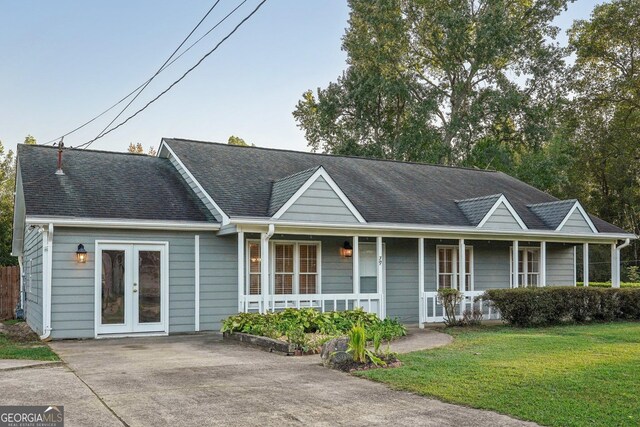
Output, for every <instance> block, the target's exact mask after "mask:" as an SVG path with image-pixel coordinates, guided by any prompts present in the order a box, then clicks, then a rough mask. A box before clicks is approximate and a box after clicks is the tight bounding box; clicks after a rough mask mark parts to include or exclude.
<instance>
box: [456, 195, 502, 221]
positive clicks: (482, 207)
mask: <svg viewBox="0 0 640 427" xmlns="http://www.w3.org/2000/svg"><path fill="white" fill-rule="evenodd" d="M500 196H502V194H493V195H491V196H485V197H475V198H473V199H465V200H458V201H456V203H457V204H458V207H459V208H460V210H461V211H462V212H463V213H464V215H465V216H466V217H467V219H468V220H469V222H470V223H471V225H478V224H480V221H482V218H484V217H485V216H486V215H487V212H489V210H490V209H491V208H492V207H493V205H495V204H496V202H497V201H498V199H499V198H500Z"/></svg>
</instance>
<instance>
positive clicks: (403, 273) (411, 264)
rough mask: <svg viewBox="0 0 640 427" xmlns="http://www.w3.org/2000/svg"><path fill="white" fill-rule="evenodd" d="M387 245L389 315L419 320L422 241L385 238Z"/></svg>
mask: <svg viewBox="0 0 640 427" xmlns="http://www.w3.org/2000/svg"><path fill="white" fill-rule="evenodd" d="M384 241H385V244H386V255H387V259H386V271H387V277H386V288H387V317H389V318H396V317H397V318H398V319H399V320H400V321H402V322H404V323H417V322H418V307H419V296H418V290H419V285H418V243H417V240H416V239H384Z"/></svg>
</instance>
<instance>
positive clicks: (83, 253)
mask: <svg viewBox="0 0 640 427" xmlns="http://www.w3.org/2000/svg"><path fill="white" fill-rule="evenodd" d="M76 261H78V262H79V263H81V264H84V263H85V262H87V250H86V249H85V248H84V245H83V244H82V243H80V244H79V245H78V250H77V251H76Z"/></svg>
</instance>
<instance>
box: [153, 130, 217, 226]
mask: <svg viewBox="0 0 640 427" xmlns="http://www.w3.org/2000/svg"><path fill="white" fill-rule="evenodd" d="M163 148H166V149H167V151H168V152H169V154H170V155H171V156H173V157H174V158H175V159H176V162H177V163H178V164H179V165H180V167H181V168H182V169H184V172H185V173H186V174H187V176H189V178H191V180H192V181H193V183H194V185H195V186H196V187H198V189H199V190H200V191H202V194H204V196H205V197H206V198H207V200H208V201H209V202H210V203H211V204H212V205H213V207H214V208H216V210H217V211H218V213H219V214H220V216H221V217H222V225H225V224H228V223H229V216H228V215H227V214H226V213H225V212H224V211H223V210H222V209H221V208H220V206H219V205H218V204H217V203H216V201H215V200H213V198H212V197H211V196H210V195H209V193H207V192H206V191H205V189H204V187H203V186H202V185H201V184H200V183H199V182H198V180H197V179H196V177H195V176H193V174H192V173H191V171H190V170H189V169H188V168H187V167H186V166H185V165H184V163H182V160H180V157H178V156H177V155H176V153H175V152H174V151H173V150H172V149H171V147H170V146H169V144H167V143H166V142H165V141H164V139H163V140H162V142H160V147H158V154H157V156H160V152H161V151H162V149H163Z"/></svg>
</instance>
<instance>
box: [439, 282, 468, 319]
mask: <svg viewBox="0 0 640 427" xmlns="http://www.w3.org/2000/svg"><path fill="white" fill-rule="evenodd" d="M438 298H440V301H441V303H442V307H443V310H444V323H445V324H446V325H447V326H456V325H459V324H460V322H458V320H457V319H456V308H457V307H458V304H460V302H461V301H462V293H461V292H460V291H459V290H457V289H452V288H442V289H438Z"/></svg>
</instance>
